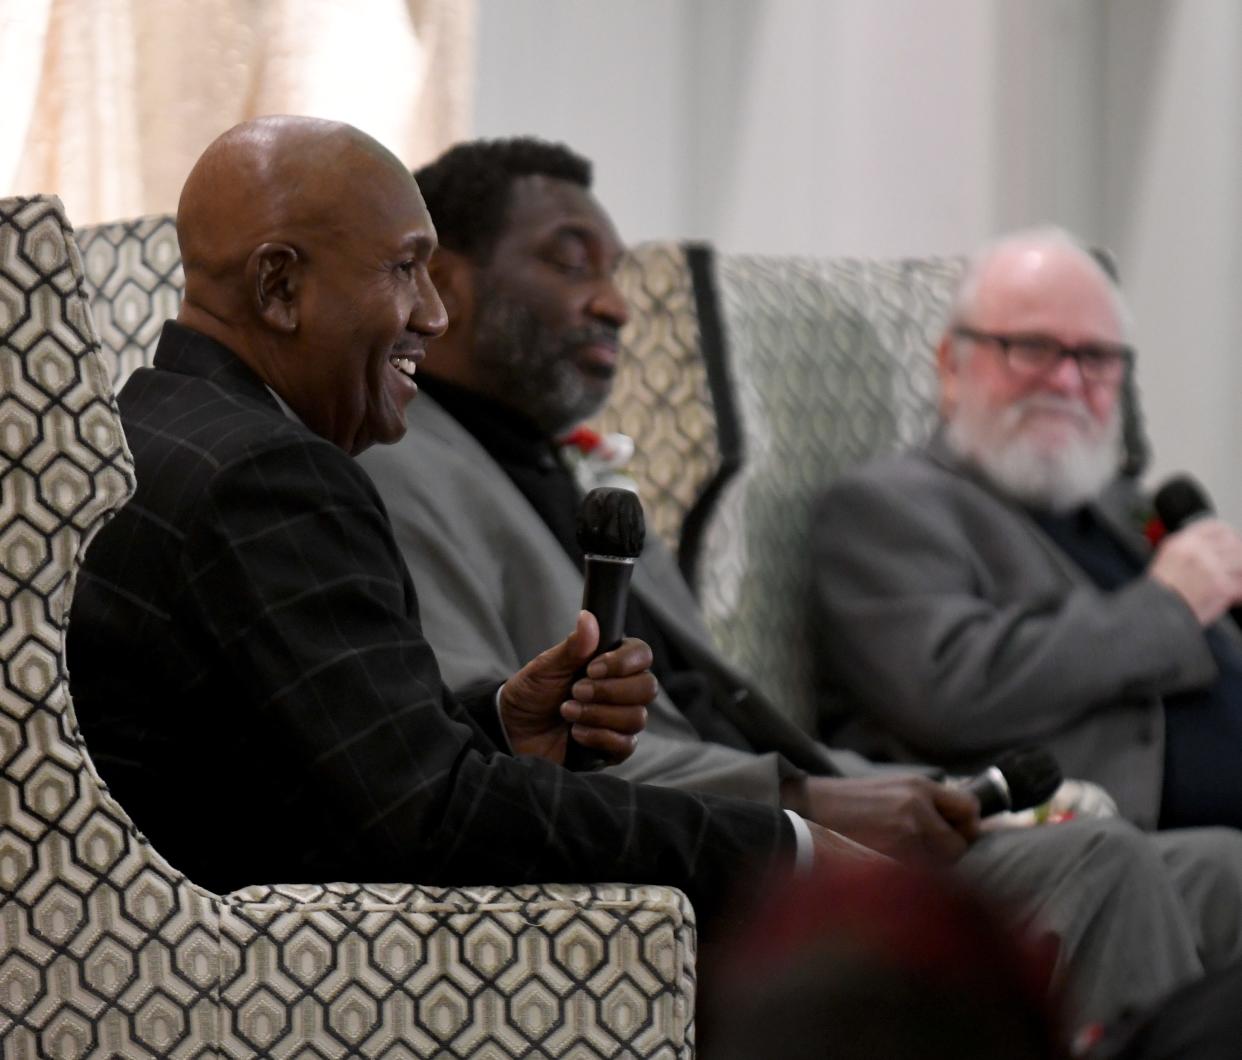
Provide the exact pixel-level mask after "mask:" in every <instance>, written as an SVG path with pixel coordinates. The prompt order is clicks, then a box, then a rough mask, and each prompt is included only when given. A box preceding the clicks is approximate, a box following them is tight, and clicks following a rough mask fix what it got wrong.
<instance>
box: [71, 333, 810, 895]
mask: <svg viewBox="0 0 1242 1060" xmlns="http://www.w3.org/2000/svg"><path fill="white" fill-rule="evenodd" d="M119 405H120V408H121V416H122V420H123V422H124V425H125V431H126V435H127V437H128V440H129V444H130V446H131V449H132V451H133V454H134V461H135V466H136V471H137V480H138V485H137V492H136V494H135V496H134V498H133V500H132V501H131V502H130V503H129V504H128V505H127V506H126V507H125V508H123V509H122V510H121V511H120V512H119V513H118V515H117V516H116V518H115V519H114V520H113V521H112V522H111V523H110V524H109V525H107V526H106V527H105V528H104V529H103V531H101V533H100V534H99V536H98V538H97V539H96V540H95V542H94V543H93V544H92V545H91V548H90V551H89V553H88V554H87V556H86V561H85V566H84V569H83V572H82V575H81V578H80V581H79V584H78V588H77V592H76V595H75V599H74V604H73V611H72V622H71V625H70V631H69V648H68V650H69V663H70V668H71V677H72V690H73V695H74V699H75V702H76V705H77V712H78V718H79V721H80V724H81V726H82V730H83V733H84V735H85V738H86V742H87V746H88V748H89V749H90V751H91V753H92V756H93V757H94V759H95V760H96V762H97V764H98V767H99V769H100V772H101V774H102V775H103V777H104V779H105V780H106V781H108V783H109V784H110V785H111V787H112V789H113V791H114V793H115V794H116V795H117V797H118V799H119V800H120V802H121V804H122V805H123V806H126V808H127V809H128V810H129V812H130V813H131V814H132V816H133V818H134V821H135V823H136V824H137V825H138V827H139V828H140V829H142V830H143V831H144V832H146V833H147V834H148V835H149V836H150V837H151V839H152V842H154V844H155V845H156V847H157V849H160V850H161V851H162V852H163V853H164V854H165V855H166V856H167V857H168V858H169V860H170V861H171V862H172V863H173V865H175V866H176V867H178V868H180V869H181V870H183V871H184V872H185V873H186V874H187V875H188V876H189V877H190V878H191V879H193V880H195V881H196V882H199V883H202V884H204V885H206V886H209V887H211V888H213V889H215V890H217V891H227V890H231V889H234V888H237V887H239V886H243V885H246V884H250V883H265V882H295V881H321V882H322V881H328V880H339V879H350V880H359V881H362V880H365V881H370V882H379V881H416V882H421V883H471V882H494V883H513V882H523V881H533V880H558V881H563V882H573V881H603V880H619V881H631V882H647V881H652V882H663V883H668V884H671V885H674V886H680V887H682V888H684V889H685V890H686V891H687V892H688V893H689V894H690V896H691V898H692V899H693V900H694V901H695V902H696V904H698V905H700V906H702V905H710V904H711V902H712V900H713V899H714V898H715V896H716V895H717V893H718V892H719V891H720V890H721V889H722V883H723V881H726V880H727V879H728V878H730V877H731V876H733V875H736V873H737V871H738V870H739V868H740V867H741V866H742V865H744V864H746V863H748V862H750V863H759V864H763V863H766V862H768V861H770V860H771V859H772V858H773V857H775V856H777V855H778V854H779V853H780V852H781V851H782V850H784V849H789V848H791V847H792V829H790V827H789V825H788V823H787V822H786V821H785V820H783V818H782V816H781V815H780V814H779V812H776V811H773V810H771V809H767V808H762V807H758V806H754V805H748V804H743V803H740V802H733V801H731V800H713V799H711V798H707V797H700V796H693V795H689V794H685V793H682V792H675V791H668V790H661V789H657V788H648V787H639V786H634V785H630V784H628V783H625V782H623V781H619V780H616V779H614V778H611V777H604V776H595V775H590V776H579V775H576V774H573V773H570V772H567V771H565V770H563V769H560V768H558V767H556V766H553V765H551V764H549V763H547V762H544V761H542V760H533V759H521V758H515V757H513V756H511V755H509V754H508V753H505V752H502V751H499V750H498V749H497V741H498V740H499V739H500V733H499V731H498V723H497V721H496V718H495V711H494V707H493V703H492V694H491V692H494V689H493V690H491V692H489V694H487V695H485V696H480V697H478V699H477V700H475V701H470V702H467V703H464V704H463V703H459V702H458V701H457V700H456V699H455V698H454V697H453V696H452V694H450V693H449V692H448V691H446V689H445V688H444V686H443V685H442V683H441V681H440V675H439V671H438V669H437V667H436V661H435V658H434V657H433V655H432V653H431V650H430V648H429V647H428V645H427V642H426V641H425V640H424V638H423V635H422V631H421V629H420V627H419V621H418V609H417V601H416V599H415V595H414V588H413V585H412V583H411V582H410V579H409V575H408V574H407V573H406V569H405V564H404V562H403V560H402V558H401V555H400V553H399V551H398V549H397V547H396V545H395V543H394V541H393V537H392V532H391V530H390V527H389V523H388V517H387V513H386V512H385V509H384V506H383V503H382V502H381V500H380V498H379V496H378V494H377V493H376V491H375V489H374V487H373V486H372V485H371V482H370V479H369V478H368V477H367V475H366V474H365V473H364V472H363V471H362V470H361V469H360V468H359V466H358V465H357V464H356V463H355V462H354V461H353V460H352V459H351V458H350V457H348V456H347V455H346V454H344V453H343V452H341V451H340V450H338V449H337V448H335V447H334V446H332V445H331V444H329V443H328V442H327V441H325V440H323V439H321V438H319V437H318V436H316V435H314V434H313V433H311V432H310V431H309V430H307V429H306V428H304V427H303V426H302V425H301V424H298V423H296V422H294V421H293V420H291V419H289V418H287V417H286V416H284V415H283V414H282V412H281V411H280V409H279V407H278V405H277V403H276V402H275V400H274V399H273V398H272V396H271V394H270V393H269V392H268V391H267V390H266V388H265V387H264V386H263V384H262V383H261V382H260V381H259V379H258V378H257V377H256V376H255V375H254V374H253V373H252V372H251V371H250V370H249V369H248V368H246V367H245V365H243V363H242V362H241V361H239V360H238V359H237V358H235V357H234V356H233V355H232V354H231V353H230V352H229V351H228V350H227V349H225V348H224V347H222V346H220V345H219V344H217V343H215V342H213V341H211V340H209V339H207V338H205V337H203V336H202V335H199V334H197V333H196V332H193V331H190V330H188V329H186V328H183V327H180V326H178V325H176V324H173V323H169V324H168V325H166V327H165V331H164V334H163V336H162V338H161V341H160V345H159V349H158V352H157V354H156V357H155V367H154V368H153V369H142V370H139V371H138V372H136V373H135V374H134V376H133V377H132V378H131V380H130V381H129V383H128V384H127V385H126V387H125V388H124V390H123V391H122V393H121V395H120V398H119Z"/></svg>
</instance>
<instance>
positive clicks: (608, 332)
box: [564, 321, 621, 350]
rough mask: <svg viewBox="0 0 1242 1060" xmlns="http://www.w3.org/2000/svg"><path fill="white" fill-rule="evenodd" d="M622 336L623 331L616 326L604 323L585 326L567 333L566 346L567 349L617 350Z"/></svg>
mask: <svg viewBox="0 0 1242 1060" xmlns="http://www.w3.org/2000/svg"><path fill="white" fill-rule="evenodd" d="M620 335H621V329H620V328H619V327H617V326H616V325H615V324H605V323H603V322H602V321H601V322H600V323H596V324H583V325H582V326H581V327H578V328H573V329H571V330H570V331H567V332H566V333H565V338H564V345H565V348H566V349H573V348H575V347H578V346H610V347H611V348H612V349H614V350H615V349H616V348H617V345H618V344H619V342H620Z"/></svg>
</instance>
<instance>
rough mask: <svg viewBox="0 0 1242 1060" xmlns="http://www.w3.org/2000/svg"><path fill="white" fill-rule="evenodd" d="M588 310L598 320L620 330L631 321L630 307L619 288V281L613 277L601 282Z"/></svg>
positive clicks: (592, 296)
mask: <svg viewBox="0 0 1242 1060" xmlns="http://www.w3.org/2000/svg"><path fill="white" fill-rule="evenodd" d="M587 308H588V310H589V311H590V313H591V316H593V317H595V318H596V319H597V320H605V321H607V322H608V323H610V324H614V325H616V326H617V327H618V328H620V327H623V326H624V325H625V322H626V321H627V320H629V319H630V307H629V305H628V304H627V303H626V301H625V296H624V295H623V294H622V293H621V290H620V288H619V287H617V281H616V280H615V279H613V277H611V276H607V277H604V278H603V279H601V280H600V283H599V286H598V287H597V288H596V289H595V291H594V292H592V294H591V301H590V302H589V303H588V306H587Z"/></svg>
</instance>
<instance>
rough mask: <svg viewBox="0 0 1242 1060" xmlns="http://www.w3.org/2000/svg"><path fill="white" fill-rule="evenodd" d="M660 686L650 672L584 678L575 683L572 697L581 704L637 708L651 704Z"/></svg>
mask: <svg viewBox="0 0 1242 1060" xmlns="http://www.w3.org/2000/svg"><path fill="white" fill-rule="evenodd" d="M659 687H660V686H659V684H658V683H657V681H656V679H655V675H654V674H653V673H652V672H651V671H650V670H644V671H643V672H642V673H637V674H631V675H630V676H629V677H606V678H603V679H600V680H592V679H591V678H589V677H587V678H583V679H582V680H581V681H576V682H574V687H573V689H572V695H573V697H574V699H576V700H577V701H578V702H579V703H605V704H618V705H620V706H635V705H637V704H646V703H650V702H651V701H652V700H653V699H655V697H656V691H657V690H658V689H659Z"/></svg>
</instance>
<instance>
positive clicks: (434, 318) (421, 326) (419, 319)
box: [406, 276, 448, 339]
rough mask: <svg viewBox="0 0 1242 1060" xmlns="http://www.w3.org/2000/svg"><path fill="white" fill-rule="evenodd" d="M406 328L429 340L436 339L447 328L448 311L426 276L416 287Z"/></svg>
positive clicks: (429, 278)
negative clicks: (416, 290)
mask: <svg viewBox="0 0 1242 1060" xmlns="http://www.w3.org/2000/svg"><path fill="white" fill-rule="evenodd" d="M406 326H407V327H408V328H409V329H410V330H411V331H417V332H418V333H419V334H420V335H426V336H427V338H429V339H434V338H438V337H439V336H441V335H443V334H444V330H445V329H446V328H447V327H448V311H447V310H446V309H445V308H444V302H442V301H441V300H440V292H439V291H437V290H436V285H435V284H434V283H432V282H431V277H430V276H427V277H425V278H424V279H423V281H422V282H421V283H419V285H418V292H417V297H416V298H415V299H414V304H413V306H411V307H410V317H409V320H408V321H407V322H406Z"/></svg>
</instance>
